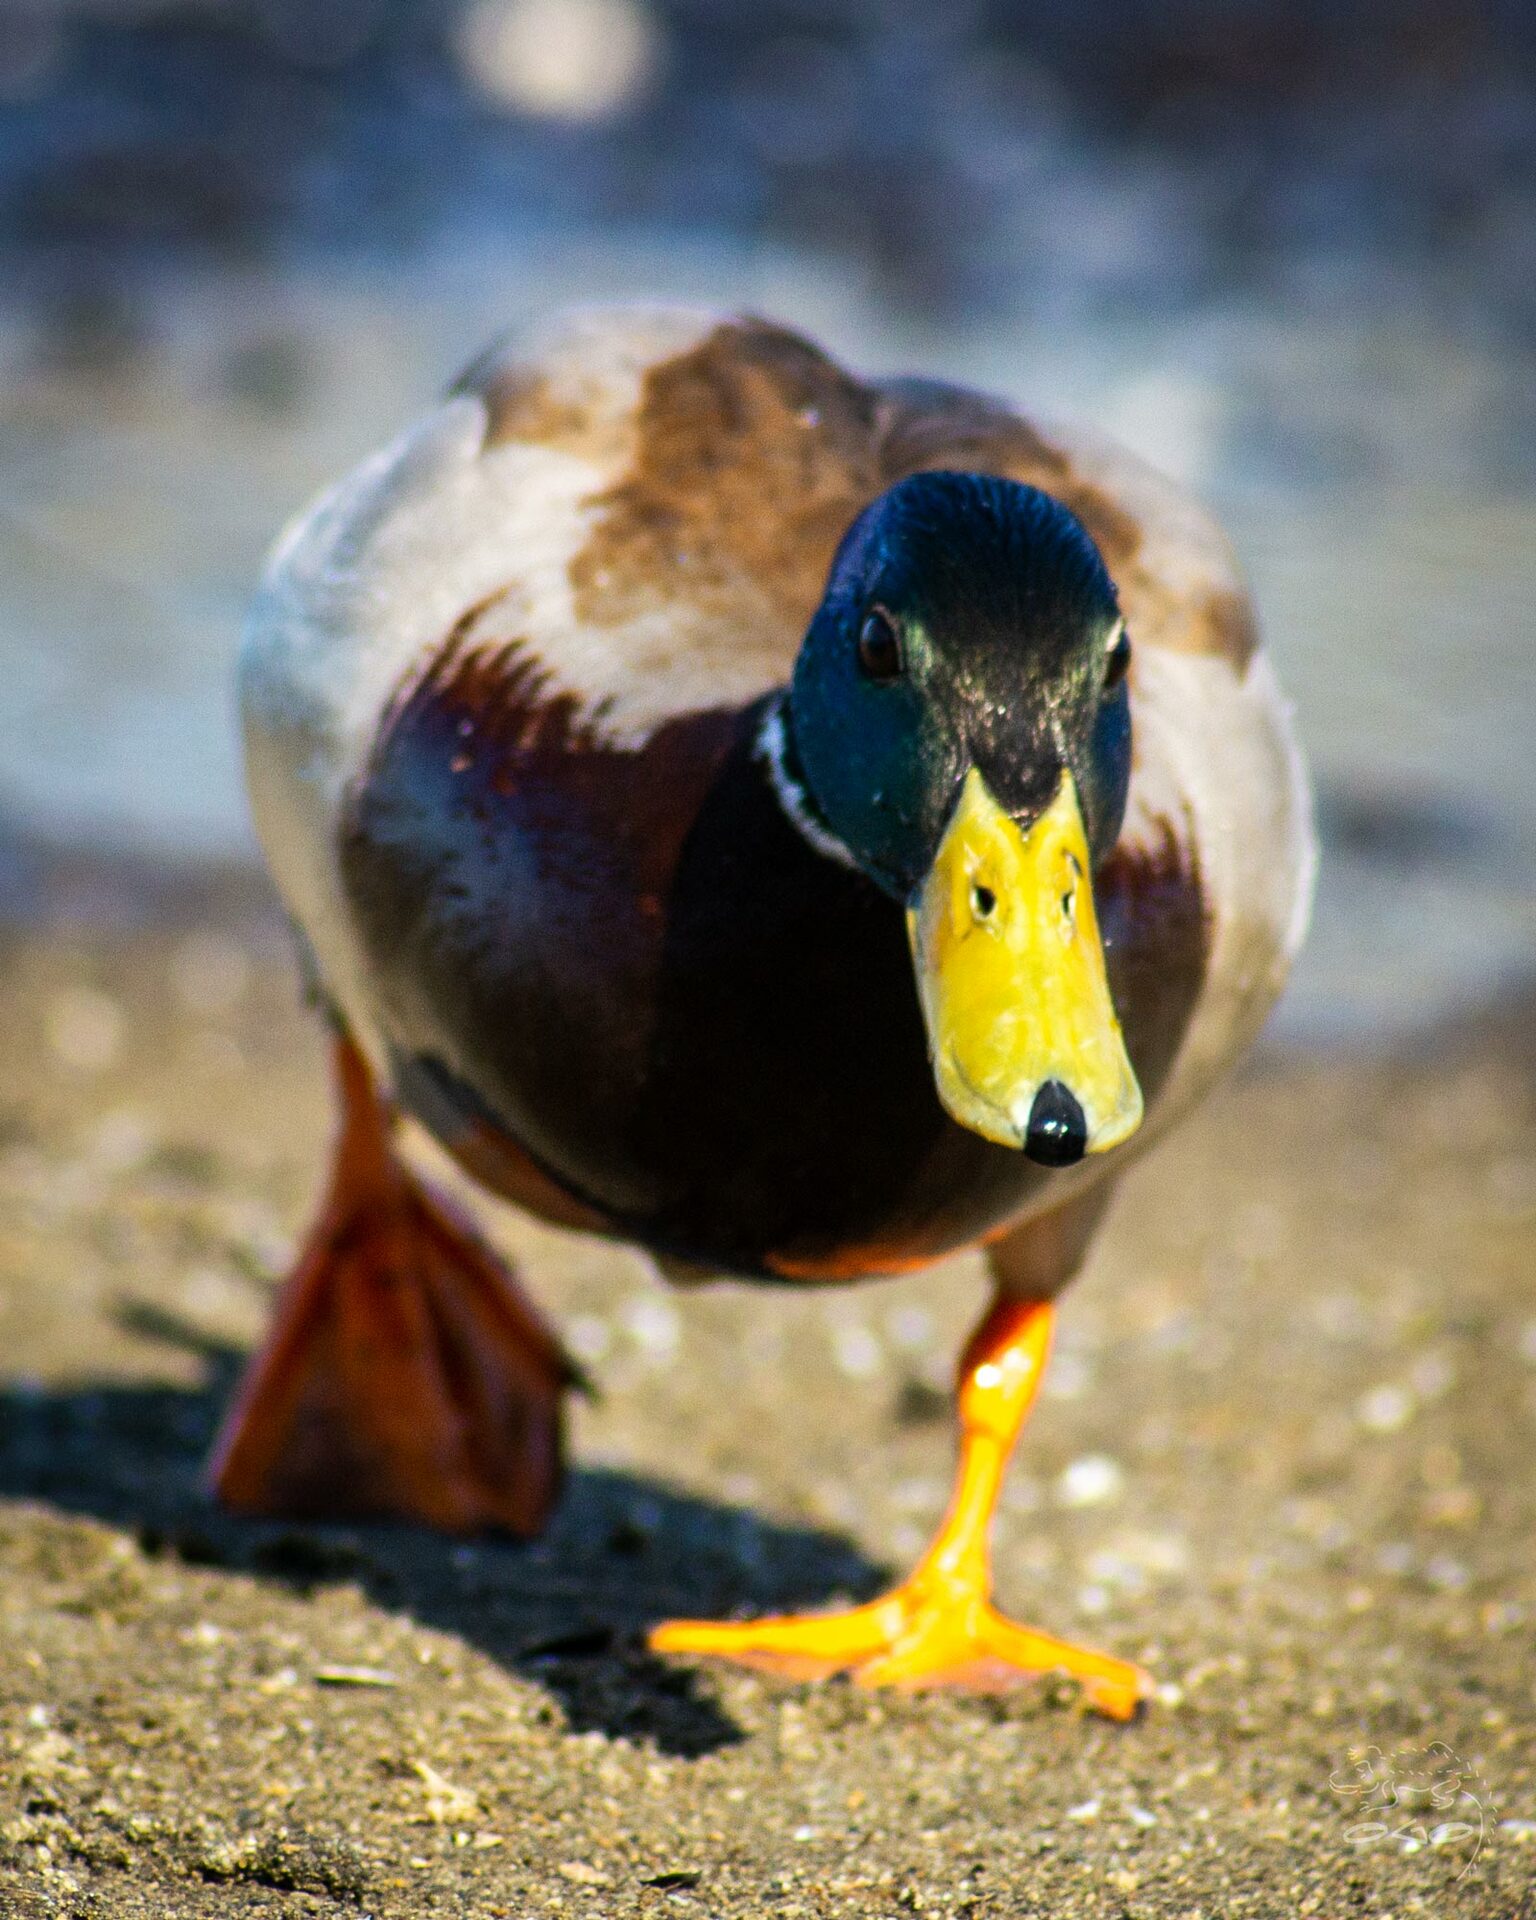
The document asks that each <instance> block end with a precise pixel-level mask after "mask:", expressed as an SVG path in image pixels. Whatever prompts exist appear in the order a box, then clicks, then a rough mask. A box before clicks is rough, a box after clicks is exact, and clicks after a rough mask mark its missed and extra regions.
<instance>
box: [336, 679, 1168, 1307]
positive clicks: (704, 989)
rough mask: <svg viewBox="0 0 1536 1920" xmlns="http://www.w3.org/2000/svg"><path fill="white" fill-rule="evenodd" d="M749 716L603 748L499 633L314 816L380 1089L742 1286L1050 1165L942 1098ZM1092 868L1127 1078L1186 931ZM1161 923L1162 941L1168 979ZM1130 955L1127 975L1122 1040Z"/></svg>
mask: <svg viewBox="0 0 1536 1920" xmlns="http://www.w3.org/2000/svg"><path fill="white" fill-rule="evenodd" d="M761 720H762V708H761V705H758V706H754V707H752V708H749V709H747V710H746V711H744V712H741V713H725V712H708V713H697V714H691V715H684V716H681V717H679V718H677V719H676V720H674V721H672V722H670V723H668V725H667V726H665V727H664V728H662V729H661V731H660V732H658V733H657V734H655V735H653V736H652V737H651V739H650V740H648V741H647V742H646V743H645V745H644V746H643V747H642V748H640V749H638V750H633V751H631V750H626V749H624V748H621V747H618V746H615V745H614V744H612V743H611V742H607V741H605V740H603V739H602V738H601V737H599V736H598V735H597V734H596V733H595V732H594V731H593V730H591V729H590V728H587V727H584V726H583V725H582V723H581V722H580V720H579V718H578V716H577V711H576V707H575V703H574V702H573V701H572V700H571V699H570V698H569V696H566V695H563V694H561V693H559V692H558V691H557V690H552V689H551V688H550V686H549V683H548V680H547V678H546V677H545V676H544V675H543V674H542V672H541V671H540V669H539V667H538V665H537V663H534V662H531V661H529V660H528V659H527V658H526V657H525V656H523V655H520V654H519V653H518V652H517V651H516V650H515V649H514V650H506V649H503V650H502V651H500V652H499V653H496V654H494V655H485V654H475V653H473V652H469V651H465V650H463V649H462V648H460V647H456V646H453V645H449V646H447V647H445V649H444V652H443V655H442V657H441V659H440V661H439V663H438V666H437V667H436V668H435V669H434V670H433V672H432V673H430V674H429V675H428V676H427V677H426V678H425V679H423V680H422V681H421V682H420V683H419V684H417V685H416V686H414V687H413V688H411V689H410V690H408V691H407V692H406V693H405V695H404V696H403V697H402V699H401V700H400V701H399V702H398V704H397V707H396V709H395V711H394V713H393V714H392V716H391V719H390V721H389V724H388V725H387V727H386V728H385V729H384V732H383V734H382V736H381V739H380V742H379V746H378V749H377V751H376V753H375V755H374V758H373V760H372V763H371V765H370V766H369V768H368V770H367V772H366V774H365V776H364V778H363V780H362V781H361V783H360V784H359V786H358V788H357V790H356V791H355V793H354V794H353V795H352V798H351V803H350V806H349V809H348V813H347V818H346V822H345V828H344V833H343V841H342V868H343V875H344V880H345V884H346V886H347V890H348V893H349V896H350V899H351V903H352V906H353V909H354V912H355V915H356V922H357V925H358V928H359V930H360V933H361V935H362V938H363V942H364V945H365V949H366V952H367V956H368V960H369V964H370V966H371V969H372V973H373V986H374V992H375V999H376V1004H377V1006H378V1009H379V1012H380V1018H381V1021H382V1023H383V1026H384V1028H385V1030H386V1033H387V1036H388V1038H389V1041H390V1043H391V1046H392V1048H393V1049H394V1051H395V1053H396V1055H397V1057H398V1058H400V1059H401V1060H402V1061H403V1062H409V1063H413V1064H411V1065H409V1066H408V1067H407V1070H406V1071H405V1072H404V1074H403V1075H402V1079H403V1082H404V1084H403V1086H402V1089H401V1090H402V1092H403V1093H404V1095H405V1097H406V1099H407V1102H408V1104H412V1105H413V1106H414V1107H416V1108H417V1109H419V1110H420V1117H421V1118H423V1119H424V1120H425V1121H426V1123H427V1124H428V1125H429V1126H431V1127H432V1128H433V1130H434V1131H436V1132H437V1133H438V1134H439V1136H440V1137H441V1138H443V1140H444V1142H445V1144H446V1145H448V1146H449V1147H450V1149H458V1150H460V1151H461V1152H462V1153H463V1155H464V1157H465V1159H466V1161H469V1162H472V1163H473V1165H474V1168H475V1170H476V1171H477V1172H478V1173H480V1174H481V1175H482V1176H489V1178H490V1179H491V1182H492V1184H495V1185H499V1186H501V1187H502V1188H503V1190H505V1191H508V1192H510V1193H512V1194H513V1195H514V1197H517V1198H520V1199H524V1200H529V1199H531V1201H532V1204H534V1205H535V1207H536V1208H537V1210H539V1211H542V1212H546V1213H548V1212H552V1211H554V1209H553V1208H552V1207H551V1206H550V1205H549V1204H547V1202H548V1196H549V1194H550V1193H551V1192H553V1193H554V1194H555V1195H556V1196H557V1197H558V1196H560V1195H565V1196H568V1198H569V1205H570V1206H572V1207H574V1208H576V1209H577V1210H578V1211H579V1212H580V1214H581V1216H582V1218H583V1220H584V1222H587V1223H590V1222H592V1221H595V1220H602V1221H605V1222H607V1223H608V1224H609V1225H610V1226H611V1227H612V1228H613V1229H614V1230H616V1231H619V1232H621V1233H623V1234H625V1235H626V1236H628V1237H631V1238H635V1239H638V1240H640V1241H642V1242H644V1243H646V1244H648V1245H651V1246H652V1247H654V1248H656V1249H658V1250H659V1251H662V1252H665V1253H671V1254H674V1255H676V1256H678V1257H679V1258H683V1259H687V1260H692V1261H695V1262H697V1263H699V1264H701V1265H704V1266H708V1267H712V1268H714V1269H716V1270H721V1271H726V1270H729V1271H736V1272H741V1273H746V1274H753V1275H758V1276H761V1277H778V1278H821V1277H827V1278H832V1277H838V1278H841V1277H847V1276H851V1275H854V1274H858V1273H863V1272H881V1271H891V1270H893V1269H896V1268H900V1267H902V1266H905V1265H915V1264H919V1263H921V1262H922V1261H924V1260H926V1259H931V1258H934V1257H937V1256H939V1255H941V1254H943V1253H945V1252H947V1251H949V1250H951V1249H953V1248H955V1247H958V1246H961V1245H964V1244H967V1243H969V1242H971V1241H974V1240H975V1239H977V1238H978V1237H980V1236H981V1235H983V1234H985V1233H986V1232H987V1231H989V1230H990V1229H992V1228H994V1227H996V1226H997V1225H998V1224H1000V1223H1001V1222H1002V1221H1004V1220H1006V1219H1007V1218H1009V1217H1010V1216H1011V1215H1013V1214H1015V1213H1017V1212H1018V1211H1019V1210H1020V1208H1021V1207H1022V1206H1024V1205H1025V1204H1026V1203H1027V1202H1028V1199H1029V1197H1030V1195H1031V1194H1032V1193H1034V1192H1037V1191H1038V1190H1039V1188H1040V1185H1041V1183H1042V1182H1043V1181H1044V1180H1046V1179H1048V1178H1050V1177H1051V1176H1049V1175H1048V1174H1046V1173H1045V1172H1044V1171H1043V1170H1042V1169H1040V1168H1037V1167H1033V1166H1031V1165H1030V1163H1029V1162H1028V1161H1027V1160H1025V1159H1024V1157H1023V1156H1022V1155H1021V1154H1019V1153H1017V1152H1014V1151H1012V1150H1010V1149H1008V1148H1004V1147H1000V1146H995V1145H993V1144H991V1143H990V1142H988V1141H985V1140H983V1139H981V1138H979V1137H978V1136H977V1135H975V1134H972V1133H970V1132H968V1131H967V1130H965V1129H964V1128H961V1127H959V1126H957V1125H956V1124H955V1123H954V1122H953V1121H951V1120H950V1119H949V1117H948V1116H947V1115H946V1114H945V1112H944V1110H943V1108H942V1107H941V1106H940V1104H939V1101H938V1098H937V1095H936V1093H935V1090H934V1085H933V1079H932V1075H931V1072H930V1069H929V1065H928V1060H927V1054H926V1047H925V1041H924V1036H923V1029H922V1022H921V1016H920V1013H919V1009H918V1004H917V997H916V994H915V991H914V985H913V976H912V966H911V960H910V956H909V953H908V949H907V940H906V933H905V929H904V925H903V918H902V911H901V908H900V906H899V905H898V904H897V903H896V902H895V901H893V900H892V899H891V898H889V897H888V896H887V895H886V894H884V893H882V892H881V891H880V890H879V889H877V888H876V887H875V886H874V885H873V884H872V883H871V882H869V881H867V880H866V879H864V878H863V877H862V876H861V875H859V874H857V873H854V872H851V871H849V870H848V869H846V868H844V867H841V866H839V865H837V864H835V863H833V862H832V861H830V860H827V859H826V858H824V857H822V856H821V855H819V854H817V853H815V852H814V851H813V850H812V849H811V848H810V847H809V846H808V845H807V843H806V842H805V841H804V840H803V839H802V838H801V836H800V835H799V833H798V832H797V831H796V830H795V828H794V827H793V826H792V825H791V824H790V822H789V821H788V819H787V818H786V816H785V815H784V813H783V811H782V809H781V808H780V806H779V803H778V801H777V799H776V797H775V796H774V794H773V791H772V788H771V785H770V783H769V779H768V776H767V773H766V770H765V769H764V767H763V765H762V764H761V762H760V760H759V759H758V757H757V753H756V741H757V735H758V732H759V729H760V726H761ZM1170 844H1172V843H1170ZM535 850H536V851H535ZM1123 882H1124V884H1122V877H1121V876H1119V875H1118V874H1117V873H1116V871H1115V868H1114V862H1113V861H1112V862H1111V863H1110V869H1109V877H1108V878H1107V879H1104V880H1101V888H1103V889H1104V894H1103V899H1102V904H1101V912H1102V913H1103V914H1104V916H1105V926H1106V931H1107V932H1108V933H1109V934H1110V941H1109V947H1110V951H1109V956H1108V959H1109V968H1110V976H1111V981H1112V983H1113V984H1114V986H1115V991H1116V996H1117V1002H1118V1001H1119V998H1120V995H1121V992H1122V990H1123V991H1124V993H1125V995H1126V1005H1127V1006H1128V1007H1130V1008H1131V1009H1132V1013H1133V1017H1132V1018H1127V1019H1126V1029H1127V1036H1128V1040H1129V1042H1130V1046H1131V1051H1132V1055H1133V1058H1134V1060H1135V1064H1136V1067H1137V1070H1138V1073H1139V1075H1140V1076H1141V1078H1142V1080H1143V1084H1144V1085H1145V1086H1146V1088H1147V1091H1148V1094H1149V1097H1150V1095H1151V1093H1152V1092H1153V1091H1154V1089H1155V1086H1156V1084H1157V1082H1158V1080H1159V1079H1160V1078H1161V1076H1162V1072H1163V1071H1165V1070H1166V1065H1167V1062H1168V1060H1169V1059H1171V1057H1172V1052H1173V1049H1174V1047H1175V1046H1176V1045H1177V1037H1178V1034H1179V1033H1181V1032H1182V1030H1183V1025H1184V1022H1185V1020H1186V1019H1187V1017H1188V1011H1189V1008H1190V1007H1191V1006H1192V1004H1193V998H1194V995H1195V993H1196V992H1197V991H1198V987H1199V981H1200V976H1201V972H1202V970H1203V946H1199V943H1198V942H1196V943H1193V944H1192V943H1191V942H1190V941H1189V940H1188V938H1187V927H1188V925H1189V924H1190V923H1192V924H1193V925H1194V926H1196V927H1200V926H1202V925H1203V920H1202V916H1201V912H1200V907H1199V896H1198V885H1197V883H1196V882H1195V881H1194V878H1193V876H1192V875H1190V874H1189V873H1188V872H1187V871H1185V870H1184V869H1183V868H1182V867H1181V866H1179V865H1178V864H1177V862H1175V863H1174V864H1173V865H1171V866H1169V867H1168V869H1167V871H1166V872H1164V871H1163V870H1162V869H1161V868H1159V869H1158V870H1157V871H1156V872H1155V873H1152V872H1150V871H1149V872H1146V873H1143V872H1142V871H1141V870H1140V869H1139V868H1136V867H1134V866H1129V867H1127V868H1126V869H1125V872H1124V876H1123ZM1143 920H1145V924H1146V926H1147V927H1148V928H1150V929H1152V936H1153V939H1154V944H1155V945H1156V946H1157V947H1158V949H1159V951H1157V952H1145V953H1144V952H1143V950H1144V949H1145V948H1146V936H1145V935H1144V933H1143V931H1142V923H1143ZM1170 929H1173V930H1174V932H1175V934H1176V936H1177V938H1176V944H1177V943H1178V941H1182V942H1183V945H1184V947H1185V948H1187V950H1188V953H1189V956H1190V965H1189V966H1188V967H1187V968H1186V970H1185V973H1184V975H1183V976H1182V985H1183V991H1181V992H1173V993H1171V992H1170V991H1169V979H1168V978H1167V976H1166V975H1165V974H1163V973H1161V972H1158V969H1160V968H1162V967H1164V966H1165V964H1166V962H1165V959H1164V958H1163V956H1162V954H1161V946H1162V944H1163V943H1164V942H1165V941H1166V939H1167V937H1168V935H1169V931H1170ZM1197 950H1198V951H1197ZM1138 956H1141V957H1138ZM1138 966H1139V967H1142V968H1144V969H1145V970H1146V973H1147V978H1148V980H1149V981H1150V980H1151V978H1152V975H1153V974H1154V973H1156V974H1157V978H1158V982H1159V984H1158V991H1157V993H1156V995H1151V994H1148V995H1147V996H1145V997H1146V1000H1147V1003H1148V1006H1147V1010H1148V1012H1149V1014H1150V1012H1151V1011H1152V1009H1153V1008H1154V1007H1155V1008H1156V1009H1157V1010H1158V1013H1157V1017H1156V1019H1155V1020H1152V1021H1151V1022H1150V1024H1148V1025H1147V1028H1146V1039H1145V1042H1144V1043H1143V1041H1142V1040H1141V1038H1140V1037H1139V1035H1138V1032H1137V1030H1136V1026H1135V1021H1134V1013H1135V1009H1137V1008H1138V1007H1139V1006H1140V1005H1141V1000H1142V996H1141V995H1140V993H1139V991H1138V988H1137V972H1136V969H1137V967H1138ZM1117 968H1118V969H1119V970H1120V972H1121V973H1122V974H1123V975H1124V978H1123V980H1117V978H1116V974H1117ZM1175 977H1176V978H1177V977H1180V976H1179V974H1178V970H1177V969H1175ZM1171 1003H1172V1004H1171ZM1122 1013H1123V1014H1124V1008H1122ZM424 1089H430V1090H429V1091H424ZM498 1166H500V1168H501V1169H502V1173H501V1175H498V1172H497V1168H498ZM530 1166H531V1168H532V1177H531V1178H530V1176H529V1171H528V1170H529V1168H530ZM503 1176H504V1177H503ZM540 1193H543V1194H544V1196H545V1201H546V1204H543V1205H541V1204H540V1202H539V1197H538V1196H539V1194H540Z"/></svg>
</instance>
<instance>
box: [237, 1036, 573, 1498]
mask: <svg viewBox="0 0 1536 1920" xmlns="http://www.w3.org/2000/svg"><path fill="white" fill-rule="evenodd" d="M335 1064H336V1081H337V1089H338V1093H339V1096H340V1102H341V1111H342V1121H341V1130H340V1135H339V1138H338V1140H337V1144H336V1153H335V1161H334V1165H333V1168H332V1173H331V1184H330V1188H329V1191H328V1193H327V1195H326V1198H325V1201H324V1204H323V1206H322V1208H321V1212H320V1217H319V1219H318V1221H317V1222H316V1224H315V1226H314V1229H313V1230H312V1232H311V1234H310V1237H309V1241H308V1243H307V1245H306V1246H305V1248H304V1251H303V1253H302V1254H301V1255H300V1257H299V1260H298V1263H297V1265H296V1266H295V1268H294V1270H293V1273H292V1274H291V1276H290V1277H289V1279H288V1281H287V1283H286V1285H285V1286H284V1288H283V1292H282V1295H281V1298H280V1300H279V1303H278V1308H277V1315H276V1319H275V1321H274V1324H273V1327H272V1330H271V1333H270V1334H269V1336H268V1338H267V1342H266V1345H265V1347H264V1348H263V1349H262V1351H261V1353H260V1354H259V1355H258V1356H257V1358H256V1359H255V1361H254V1362H253V1363H252V1365H251V1367H250V1370H249V1372H248V1373H247V1374H246V1377H245V1380H244V1382H243V1383H242V1385H241V1388H240V1392H239V1395H238V1397H237V1399H236V1401H235V1404H234V1406H233V1408H232V1409H231V1411H230V1413H229V1416H228V1418H227V1419H226V1421H225V1425H224V1429H223V1432H222V1433H221V1435H220V1437H219V1440H218V1444H217V1446H216V1448H215V1450H214V1454H213V1459H212V1462H211V1465H210V1469H209V1472H210V1478H211V1480H212V1484H213V1487H214V1490H215V1491H216V1492H217V1494H218V1495H219V1497H220V1499H222V1500H223V1501H224V1502H225V1503H226V1504H227V1505H229V1506H231V1507H235V1508H238V1509H240V1510H241V1511H243V1512H247V1513H267V1514H287V1515H298V1516H305V1517H309V1518H316V1519H320V1518H341V1517H362V1516H373V1517H379V1518H385V1517H399V1518H405V1519H412V1520H420V1521H424V1522H425V1523H426V1524H427V1525H429V1526H435V1527H441V1528H444V1529H446V1530H447V1531H450V1532H455V1533H458V1532H469V1531H472V1530H474V1529H477V1528H480V1527H507V1528H510V1529H511V1530H512V1531H513V1532H515V1533H522V1534H529V1533H536V1532H537V1531H538V1529H539V1527H540V1526H541V1525H542V1524H543V1522H544V1519H545V1517H546V1515H547V1514H548V1512H549V1508H550V1505H551V1503H552V1502H553V1500H554V1497H555V1494H556V1492H557V1491H558V1488H559V1482H560V1469H561V1420H560V1401H561V1395H562V1393H563V1391H564V1389H565V1388H566V1387H567V1386H568V1385H570V1384H571V1381H572V1379H573V1374H572V1371H571V1368H570V1366H569V1364H568V1362H567V1361H566V1360H565V1358H564V1356H563V1355H562V1354H561V1352H560V1349H559V1347H558V1345H557V1344H556V1342H555V1340H554V1338H553V1336H552V1335H551V1334H550V1332H549V1331H548V1329H547V1328H546V1327H545V1326H544V1324H543V1322H542V1321H541V1320H540V1319H539V1317H538V1315H537V1314H536V1312H535V1311H534V1309H533V1307H532V1306H531V1304H530V1303H529V1301H528V1299H527V1298H526V1296H525V1295H524V1294H523V1292H522V1290H521V1289H520V1288H519V1286H518V1284H517V1282H516V1280H515V1279H514V1278H513V1276H512V1274H511V1273H510V1272H509V1271H508V1269H507V1268H506V1267H505V1266H504V1265H503V1263H502V1262H501V1261H500V1260H499V1259H498V1258H497V1257H496V1255H495V1254H493V1253H492V1252H491V1251H490V1249H489V1248H488V1247H486V1246H485V1245H483V1244H482V1242H481V1241H480V1240H479V1239H478V1237H477V1236H476V1235H475V1233H474V1232H473V1231H472V1229H470V1228H469V1227H468V1226H467V1225H466V1224H464V1223H462V1222H461V1221H460V1220H458V1219H457V1218H455V1216H454V1214H453V1212H452V1211H451V1210H450V1208H449V1207H448V1205H447V1203H446V1202H444V1201H443V1200H441V1199H440V1198H438V1197H437V1196H436V1195H434V1194H433V1193H431V1192H430V1191H429V1190H428V1189H427V1188H425V1187H424V1186H423V1185H422V1184H421V1183H420V1182H419V1181H418V1180H417V1179H416V1178H415V1177H414V1176H413V1175H412V1174H411V1173H410V1172H409V1170H408V1169H407V1168H406V1167H405V1166H404V1165H402V1163H401V1162H400V1161H399V1159H397V1157H396V1156H395V1153H394V1151H393V1149H392V1147H391V1144H390V1133H391V1129H392V1126H393V1115H392V1114H391V1112H390V1111H389V1109H388V1108H387V1107H386V1106H384V1105H383V1104H382V1103H381V1101H380V1099H379V1097H378V1095H377V1093H376V1092H375V1090H374V1086H373V1082H372V1079H371V1077H370V1075H369V1071H368V1067H367V1063H366V1062H365V1061H364V1059H363V1056H362V1054H361V1053H360V1052H359V1051H358V1049H357V1047H356V1046H355V1045H354V1044H353V1042H352V1041H351V1040H350V1039H348V1038H347V1037H346V1036H344V1035H343V1036H342V1037H340V1038H339V1039H338V1040H337V1042H336V1052H335Z"/></svg>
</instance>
